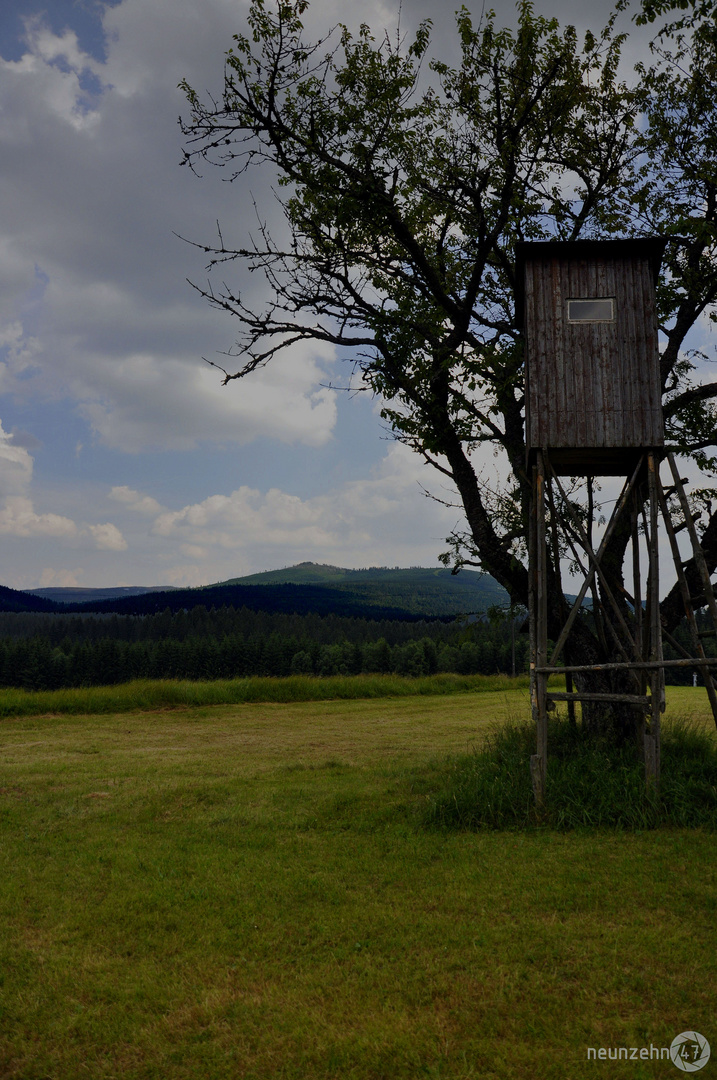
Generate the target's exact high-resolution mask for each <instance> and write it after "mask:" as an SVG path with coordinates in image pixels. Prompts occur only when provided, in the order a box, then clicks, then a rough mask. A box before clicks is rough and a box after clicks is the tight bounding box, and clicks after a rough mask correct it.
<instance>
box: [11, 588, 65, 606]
mask: <svg viewBox="0 0 717 1080" xmlns="http://www.w3.org/2000/svg"><path fill="white" fill-rule="evenodd" d="M63 610H64V609H63V605H62V604H55V603H54V602H53V601H52V600H48V599H47V598H46V597H44V596H33V595H31V594H30V593H26V592H20V591H19V590H18V589H9V588H8V587H7V586H6V585H0V611H46V612H50V611H63Z"/></svg>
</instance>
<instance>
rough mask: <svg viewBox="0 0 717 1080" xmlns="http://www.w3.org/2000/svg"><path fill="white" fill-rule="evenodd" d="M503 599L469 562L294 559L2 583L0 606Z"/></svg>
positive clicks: (439, 613) (335, 609)
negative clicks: (254, 570) (195, 581)
mask: <svg viewBox="0 0 717 1080" xmlns="http://www.w3.org/2000/svg"><path fill="white" fill-rule="evenodd" d="M506 600H507V594H506V593H505V591H504V590H503V589H502V588H501V587H500V585H498V584H497V582H495V581H494V580H493V579H492V578H490V577H488V576H485V575H482V574H477V573H475V571H471V570H463V571H461V573H460V574H458V575H453V574H451V572H450V570H445V569H438V568H436V569H431V568H426V567H412V568H410V569H400V568H399V567H395V568H394V569H389V568H388V567H372V568H370V569H368V570H346V569H344V568H342V567H340V566H324V565H321V564H318V563H299V564H298V566H292V567H288V568H287V569H284V570H269V571H266V572H265V573H262V574H251V575H249V576H247V577H243V578H232V579H230V580H229V581H223V582H219V583H217V584H216V585H206V586H204V587H203V588H195V589H178V588H174V587H166V588H161V587H159V586H155V587H147V586H135V587H123V588H120V587H117V588H107V589H77V588H48V589H32V590H27V591H24V592H18V591H16V590H14V589H7V588H4V589H0V611H47V612H62V613H68V614H69V613H79V614H83V613H87V614H89V613H90V612H99V613H106V614H117V615H151V614H156V613H157V612H161V611H164V610H165V609H167V608H169V609H170V611H180V610H182V609H192V608H194V607H197V606H203V607H207V608H210V607H215V608H219V607H223V606H233V607H235V608H241V607H246V608H249V609H251V610H252V611H270V612H287V613H292V612H295V613H296V614H307V613H309V612H313V613H315V614H317V615H331V614H333V615H344V616H351V617H354V618H363V619H409V620H415V619H422V618H446V617H451V616H453V615H460V614H466V613H468V612H481V611H485V610H486V609H487V608H489V607H491V606H492V605H493V604H502V603H505V602H506ZM58 601H59V602H58Z"/></svg>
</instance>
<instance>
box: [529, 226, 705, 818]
mask: <svg viewBox="0 0 717 1080" xmlns="http://www.w3.org/2000/svg"><path fill="white" fill-rule="evenodd" d="M665 243H666V242H665V240H664V239H661V238H647V239H640V240H608V241H602V240H587V241H575V242H562V241H548V242H541V243H520V244H518V246H517V251H516V268H517V289H516V309H517V317H518V323H519V326H520V327H521V329H522V330H523V338H524V345H525V382H526V389H525V400H526V449H527V466H528V472H529V475H530V477H531V484H532V487H531V491H532V501H531V514H530V531H529V578H530V596H529V609H530V631H531V661H530V671H531V702H532V708H533V716H534V719H535V721H536V727H537V753H536V754H535V755H533V758H532V759H531V771H532V775H533V788H534V792H535V798H536V802H537V803H538V804H540V803H541V802H542V799H543V793H544V787H545V778H546V768H547V713H548V711H549V710H550V709H553V708H554V707H555V702H557V701H566V702H567V704H568V710H569V713H570V715H571V718H574V709H575V703H576V702H578V701H579V702H581V703H589V705H588V708H593V709H594V708H602V707H608V708H611V709H614V708H615V707H619V708H621V709H625V710H628V711H629V712H630V713H631V715H632V719H633V721H634V724H635V728H636V734H637V737H638V740H639V742H640V743H641V745H642V747H643V751H644V761H645V771H646V779H647V782H648V783H650V784H654V785H657V784H658V783H659V767H660V714H661V712H662V711H663V710H664V670H665V667H666V666H691V667H693V668H695V670H698V671H700V673H701V675H702V677H703V678H704V681H705V685H706V687H707V692H708V695H709V699H710V704H711V706H712V711H713V714H714V716H715V722H716V723H717V683H716V682H715V681H714V680H713V677H712V675H711V674H710V667H711V666H712V665H715V664H717V661H716V660H714V659H710V658H708V657H706V655H705V651H704V647H703V643H702V638H703V637H704V636H705V631H700V630H698V627H697V622H696V618H695V612H696V611H697V610H699V609H700V608H702V607H708V608H709V610H710V613H711V617H712V621H713V623H714V626H715V630H714V631H709V633H717V604H716V603H715V596H714V591H713V587H712V584H711V582H710V575H709V572H708V568H707V564H706V562H705V558H704V554H703V552H702V549H701V547H700V544H699V539H698V537H697V532H696V530H695V524H694V519H693V515H692V512H691V509H690V507H689V503H688V500H687V496H686V494H685V490H684V481H683V480H682V479H681V478H680V475H679V472H678V471H677V465H676V463H675V459H674V456H673V454H672V453H671V452H670V451H669V448H666V447H665V442H664V428H663V414H662V386H661V379H660V354H659V348H658V328H657V316H656V308H655V287H656V284H657V279H658V275H659V271H660V263H661V260H662V255H663V251H664V248H665ZM663 459H666V460H667V462H668V464H669V467H670V471H671V479H672V483H671V486H670V487H669V488H667V489H665V488H663V486H662V483H661V480H660V463H661V462H662V460H663ZM565 476H570V477H573V478H579V477H586V478H587V480H586V486H587V500H586V509H587V516H586V517H585V516H581V514H580V512H579V511H578V509H577V506H576V498H575V494H574V493H571V494H570V496H569V495H568V493H567V492H566V490H565V487H564V486H563V483H561V479H560V478H561V477H565ZM594 476H625V478H626V479H625V484H624V487H623V490H622V493H621V495H620V497H619V498H618V499H617V500H616V502H615V505H614V509H613V512H612V516H611V518H610V520H609V522H608V523H607V526H606V529H605V531H604V534H603V535H602V538H601V540H600V543H599V545H598V546H597V548H595V547H594V544H593V535H592V530H593V522H592V510H593V487H592V478H593V477H594ZM670 499H675V500H676V505H675V504H673V508H672V510H671V508H670V506H669V505H668V503H669V500H670ZM673 514H676V515H677V517H679V518H681V520H680V521H679V522H678V524H677V525H675V524H674V522H673ZM660 515H661V516H662V518H663V520H664V523H665V527H666V530H667V534H668V538H669V541H670V548H671V552H672V556H673V559H674V562H675V567H676V571H677V578H678V585H679V588H680V590H681V595H682V600H683V602H684V608H685V614H686V618H687V622H688V625H689V628H690V631H691V638H692V645H693V649H692V653H690V652H689V651H687V650H685V649H684V647H683V646H682V645H680V644H679V643H678V642H676V640H675V639H674V638H672V637H671V635H669V634H668V633H667V632H666V631H664V630H663V628H662V625H661V621H660V608H659V572H658V571H659V558H658V519H659V516H660ZM628 516H629V519H630V521H629V529H630V536H631V548H632V552H631V554H632V559H631V574H630V575H629V576H630V577H631V579H632V580H631V590H628V589H625V588H624V587H622V586H621V591H620V594H619V595H615V591H614V589H615V587H614V583H613V585H612V586H611V583H610V581H609V580H608V578H607V576H606V574H605V571H604V569H603V566H602V558H603V555H604V553H605V551H606V549H607V546H608V544H609V542H610V540H611V538H612V537H613V536H614V534H615V530H616V527H617V525H618V522H619V523H620V524H621V526H623V527H624V525H625V524H626V520H625V519H626V518H627V517H628ZM680 529H685V530H686V531H687V534H688V536H689V539H690V544H691V549H692V555H691V558H689V559H687V560H686V561H685V560H684V557H683V555H682V554H681V552H680V549H679V546H678V541H677V537H676V533H677V532H679V531H680ZM565 555H567V556H568V557H569V558H571V560H572V561H573V564H574V565H577V566H582V569H583V573H584V580H583V582H582V586H581V588H580V590H579V592H578V596H577V598H576V600H575V602H574V604H573V605H572V608H570V609H568V607H567V606H566V604H565V601H564V600H563V590H562V585H561V565H560V564H561V558H562V557H563V556H565ZM645 557H646V564H647V578H646V590H645V591H644V592H643V585H642V581H643V575H642V568H641V562H643V563H644V562H645ZM556 585H560V589H558V588H556V587H555V586H556ZM574 588H575V585H574V584H573V583H571V591H572V590H573V589H574ZM549 593H550V595H551V603H553V601H555V603H558V604H562V605H563V607H564V608H565V610H564V611H562V613H560V616H559V619H560V625H561V627H562V628H561V629H560V630H559V633H557V634H556V635H555V641H554V644H553V646H552V648H551V650H550V652H549V650H548V645H549V642H548V596H549ZM588 593H589V594H590V597H589V598H588ZM643 597H644V600H643ZM556 598H557V599H556ZM586 601H587V605H586ZM590 605H591V618H592V621H593V624H594V630H595V634H596V636H597V639H598V641H599V644H600V647H601V651H602V652H603V653H604V654H605V656H606V658H607V659H606V661H605V662H604V663H601V664H578V665H575V664H573V665H571V664H565V663H564V662H563V661H562V654H563V650H564V647H565V645H566V642H567V641H568V639H569V636H570V631H571V629H572V628H573V626H574V624H575V620H576V619H577V618H578V617H579V616H580V615H581V614H585V612H586V610H587V606H590ZM554 610H555V609H554V607H553V611H554ZM663 637H665V638H666V639H668V640H669V641H670V644H671V645H672V646H673V647H674V648H676V650H677V651H678V652H679V653H680V654H681V659H678V660H671V661H665V660H664V658H663V653H662V641H663ZM557 673H561V674H564V675H565V678H566V690H565V692H551V691H549V690H548V679H549V677H550V675H552V674H557ZM589 673H591V674H589ZM573 676H575V681H576V683H577V685H578V689H577V690H574V688H573ZM588 679H590V682H589V683H588ZM626 679H627V684H626ZM596 684H599V686H598V689H596ZM581 685H583V686H588V685H589V687H590V688H589V689H588V690H581V689H580V686H581ZM648 689H649V691H650V692H649V694H648V693H647V690H648Z"/></svg>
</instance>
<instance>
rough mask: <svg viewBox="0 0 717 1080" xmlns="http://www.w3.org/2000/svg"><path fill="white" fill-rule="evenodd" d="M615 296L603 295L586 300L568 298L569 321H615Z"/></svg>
mask: <svg viewBox="0 0 717 1080" xmlns="http://www.w3.org/2000/svg"><path fill="white" fill-rule="evenodd" d="M614 321H615V298H614V297H612V296H601V297H595V298H590V299H585V300H568V322H571V323H583V322H614Z"/></svg>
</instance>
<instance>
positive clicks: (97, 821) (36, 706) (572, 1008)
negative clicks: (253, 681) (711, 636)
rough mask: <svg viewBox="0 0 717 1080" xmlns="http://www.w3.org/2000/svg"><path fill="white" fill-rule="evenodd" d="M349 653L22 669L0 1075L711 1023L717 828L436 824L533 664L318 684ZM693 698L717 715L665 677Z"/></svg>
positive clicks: (569, 1075)
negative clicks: (125, 668)
mask: <svg viewBox="0 0 717 1080" xmlns="http://www.w3.org/2000/svg"><path fill="white" fill-rule="evenodd" d="M249 681H250V680H248V681H247V682H249ZM328 681H329V680H323V681H322V680H313V681H312V680H304V682H302V683H300V684H299V685H300V686H302V687H303V690H302V691H301V693H299V691H292V692H291V693H290V692H289V690H288V689H287V688H286V687H284V689H283V690H282V689H280V688H279V686H278V682H279V681H277V680H273V681H272V680H264V682H266V683H269V684H270V683H272V682H273V683H274V690H273V691H272V692H273V696H274V698H275V699H276V698H277V697H279V698H281V694H282V693H283V694H284V700H281V699H280V700H271V692H270V690H271V687H270V686H269V687H265V688H264V691H263V693H260V692H259V690H258V689H257V688H256V687H255V689H254V691H253V694H254V699H253V700H252V699H251V698H247V696H246V693H245V697H244V699H241V698H240V699H239V700H238V701H237V700H233V701H231V702H230V703H224V704H222V703H213V702H215V701H216V697H214V698H213V697H212V696H211V695H210V694H209V690H206V691H205V693H204V697H202V695H201V693H200V690H198V689H195V697H194V698H193V699H191V698H189V699H188V698H187V696H186V695H187V694H188V693H189V691H187V690H186V685H185V691H186V693H185V697H184V698H181V695H180V691H179V690H178V689H177V686H181V684H176V685H175V684H164V686H163V689H162V687H161V686H155V687H154V689H152V686H151V685H150V684H142V686H141V687H140V688H139V689H138V687H137V686H135V690H134V693H135V695H139V697H137V696H135V699H134V703H132V700H131V698H130V697H129V696H128V695H129V693H130V692H129V691H128V690H125V689H124V688H122V687H113V688H111V689H108V690H107V691H106V692H105V697H104V698H103V697H102V696H101V694H100V691H99V690H93V691H73V692H69V691H67V692H58V693H61V694H65V695H68V694H71V693H74V694H76V695H81V694H83V693H85V694H94V695H96V696H95V697H93V698H86V699H85V700H84V705H82V704H81V701H80V699H79V698H75V699H73V700H74V704H72V701H71V699H70V697H67V696H66V697H64V698H62V699H61V698H59V697H58V698H57V699H55V700H54V702H53V701H49V700H46V699H47V698H49V697H50V696H51V695H46V696H45V698H43V700H42V702H40V701H39V699H38V698H37V697H35V698H33V697H32V695H26V698H25V699H23V702H24V703H22V702H19V699H18V698H17V697H15V698H13V697H12V695H13V692H11V691H8V692H3V693H2V695H0V711H1V712H2V715H3V719H2V720H0V739H1V741H2V765H1V770H2V771H1V774H0V819H1V828H0V918H1V925H2V934H1V936H0V1076H2V1077H3V1080H5V1078H8V1080H9V1078H12V1080H78V1078H82V1077H88V1078H90V1080H95V1078H97V1080H100V1078H101V1080H104V1078H107V1080H109V1078H118V1080H119V1078H122V1080H140V1078H141V1080H149V1078H153V1080H154V1078H157V1080H159V1078H162V1080H184V1078H187V1080H189V1078H192V1080H194V1078H196V1080H200V1078H201V1080H289V1078H292V1080H294V1078H296V1080H329V1078H332V1080H334V1078H335V1080H345V1078H346V1080H349V1078H350V1080H369V1078H370V1080H394V1078H396V1080H403V1078H406V1080H419V1078H424V1077H427V1078H437V1080H449V1078H450V1080H459V1078H460V1080H463V1078H476V1080H478V1078H480V1080H511V1078H525V1080H553V1078H554V1080H581V1078H583V1077H595V1078H600V1080H603V1078H604V1080H614V1078H616V1077H630V1078H634V1080H638V1078H644V1077H672V1076H677V1075H679V1074H678V1072H677V1070H676V1069H675V1066H674V1065H673V1064H672V1063H671V1062H670V1061H665V1060H660V1061H656V1060H639V1056H638V1058H637V1060H634V1059H633V1060H627V1061H626V1060H619V1061H607V1060H605V1061H602V1060H588V1058H587V1049H588V1047H593V1048H600V1047H605V1048H615V1047H621V1046H624V1047H627V1048H631V1047H637V1048H638V1051H639V1048H642V1047H647V1048H649V1047H650V1045H653V1046H658V1047H663V1046H669V1045H670V1043H671V1041H672V1039H673V1037H674V1036H675V1035H677V1034H678V1033H679V1032H682V1031H685V1030H696V1031H699V1032H701V1033H702V1034H703V1035H704V1036H706V1037H707V1039H708V1040H709V1041H710V1042H711V1043H712V1044H713V1046H714V1047H715V1048H716V1049H717V1026H715V1022H714V1000H715V986H717V949H716V947H715V946H716V945H717V940H716V939H717V934H716V932H715V915H716V913H717V869H716V864H715V858H714V850H715V835H714V833H713V832H710V831H702V830H699V829H693V830H688V829H660V830H652V831H644V832H635V831H631V832H627V831H624V832H619V831H614V830H613V831H610V830H582V831H580V830H577V831H575V830H573V831H567V832H558V831H554V830H551V829H533V830H526V831H518V830H514V831H503V832H496V831H488V830H479V831H460V830H456V831H449V830H446V829H440V828H437V827H432V826H430V825H429V824H428V823H427V817H426V813H425V811H426V807H427V806H428V805H429V803H430V800H431V798H432V795H433V793H434V792H435V791H436V788H437V785H438V784H439V783H440V782H441V777H443V776H444V774H445V768H446V761H447V760H450V759H452V758H453V757H455V756H457V755H463V754H465V753H466V752H467V751H470V750H471V749H473V748H475V747H480V745H481V744H482V741H483V740H484V739H485V738H486V736H487V735H488V734H489V733H490V732H492V731H495V730H496V727H497V726H498V725H501V724H503V723H504V722H505V721H508V720H519V719H521V718H522V717H524V716H525V715H526V714H527V712H528V691H527V688H526V687H525V686H521V685H519V686H515V685H514V684H512V683H511V682H510V681H509V680H502V681H501V682H500V683H499V684H498V685H493V684H491V683H490V680H484V681H483V682H482V683H481V682H480V681H479V678H476V679H474V680H473V681H472V682H470V680H468V683H469V685H468V684H467V683H466V682H464V683H463V684H461V685H455V686H453V687H452V691H453V692H450V693H449V692H446V691H447V690H448V686H447V684H443V685H442V687H441V685H440V684H439V683H435V684H434V685H433V690H432V691H431V688H430V686H427V687H424V689H423V690H422V691H421V692H420V693H414V694H410V693H409V692H408V690H407V689H405V688H404V690H401V689H400V687H399V688H398V689H397V688H396V687H394V688H393V690H392V691H389V690H388V684H387V683H384V684H383V686H384V690H386V692H387V693H388V694H389V696H380V694H379V691H378V690H375V692H374V693H373V696H369V693H368V689H367V688H365V689H366V693H367V696H365V697H363V698H360V697H352V696H351V694H350V693H349V691H348V690H345V691H344V693H343V696H340V693H339V690H338V689H337V688H335V690H336V694H335V696H334V697H329V698H325V699H319V694H320V693H321V694H323V693H324V689H325V686H324V688H322V689H315V691H314V700H310V699H305V700H302V699H301V694H302V693H303V695H304V698H307V696H308V695H309V689H307V687H310V686H311V685H313V684H316V686H317V687H318V685H319V683H322V686H323V685H324V684H325V683H327V682H328ZM348 681H349V680H343V682H344V683H347V682H348ZM410 681H411V680H406V682H410ZM413 682H414V683H415V686H416V688H418V683H419V682H420V680H414V681H413ZM207 685H211V684H207ZM354 685H355V686H357V685H358V684H354ZM397 685H398V684H397ZM172 687H174V689H172ZM140 691H141V693H140ZM224 693H225V695H226V693H229V691H228V690H227V689H226V688H225V691H224ZM234 693H235V694H236V693H238V691H237V690H236V688H235V690H234ZM123 694H124V695H125V696H124V697H123V696H122V695H123ZM152 694H154V697H152ZM111 695H114V699H112V698H111ZM142 695H144V696H142ZM262 697H263V700H262ZM150 699H151V700H150ZM112 700H114V707H113V706H112V703H111V702H112ZM93 702H94V711H84V712H83V711H82V709H83V708H84V709H85V710H87V709H88V708H89V707H90V706H91V705H92V703H93ZM108 702H109V704H108ZM685 716H690V717H692V718H693V719H694V720H695V721H696V722H697V723H699V724H704V725H705V726H708V725H709V724H712V726H713V722H712V720H711V714H709V709H708V706H707V702H706V698H705V697H704V691H703V690H701V689H699V688H698V689H694V690H693V689H692V688H691V687H690V688H676V687H674V688H670V687H668V712H667V717H666V722H667V723H669V719H670V717H685ZM714 1069H715V1064H714V1062H712V1063H710V1064H709V1065H708V1066H707V1068H706V1069H705V1070H704V1073H703V1074H702V1075H704V1076H705V1077H708V1076H710V1075H711V1072H713V1071H714Z"/></svg>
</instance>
